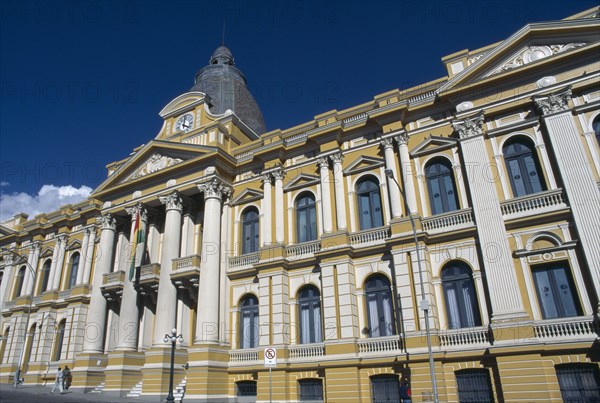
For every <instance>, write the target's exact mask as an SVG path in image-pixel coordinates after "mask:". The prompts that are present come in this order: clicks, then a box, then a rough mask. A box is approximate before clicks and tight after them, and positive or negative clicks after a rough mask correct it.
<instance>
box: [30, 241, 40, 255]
mask: <svg viewBox="0 0 600 403" xmlns="http://www.w3.org/2000/svg"><path fill="white" fill-rule="evenodd" d="M31 250H32V251H33V252H34V253H40V251H41V250H42V243H41V242H40V241H34V242H32V243H31Z"/></svg>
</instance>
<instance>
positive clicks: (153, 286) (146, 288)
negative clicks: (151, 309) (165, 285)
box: [139, 263, 160, 295]
mask: <svg viewBox="0 0 600 403" xmlns="http://www.w3.org/2000/svg"><path fill="white" fill-rule="evenodd" d="M159 281H160V263H151V264H147V265H144V266H142V267H140V282H139V286H140V292H141V293H142V294H143V295H146V294H148V295H152V294H155V293H156V292H157V291H158V283H159Z"/></svg>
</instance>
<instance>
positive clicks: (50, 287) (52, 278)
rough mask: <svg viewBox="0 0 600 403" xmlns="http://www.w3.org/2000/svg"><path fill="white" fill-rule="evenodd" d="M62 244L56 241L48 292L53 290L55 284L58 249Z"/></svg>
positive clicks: (49, 273)
mask: <svg viewBox="0 0 600 403" xmlns="http://www.w3.org/2000/svg"><path fill="white" fill-rule="evenodd" d="M59 245H60V242H59V240H58V239H56V241H55V244H54V249H53V250H52V261H51V262H50V272H48V287H47V289H46V290H47V291H48V290H51V289H52V285H53V282H54V272H55V271H56V261H57V260H58V249H59Z"/></svg>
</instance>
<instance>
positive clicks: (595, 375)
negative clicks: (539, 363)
mask: <svg viewBox="0 0 600 403" xmlns="http://www.w3.org/2000/svg"><path fill="white" fill-rule="evenodd" d="M556 376H557V377H558V384H559V386H560V393H561V395H562V398H563V401H564V402H565V403H579V402H600V374H599V371H598V365H597V364H564V365H557V366H556Z"/></svg>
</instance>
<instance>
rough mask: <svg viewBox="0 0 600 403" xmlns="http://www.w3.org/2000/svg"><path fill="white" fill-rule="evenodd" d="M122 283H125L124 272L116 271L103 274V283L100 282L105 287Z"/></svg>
mask: <svg viewBox="0 0 600 403" xmlns="http://www.w3.org/2000/svg"><path fill="white" fill-rule="evenodd" d="M124 281H125V271H124V270H118V271H113V272H111V273H105V274H104V281H103V282H102V284H103V285H105V286H107V285H112V284H117V283H123V282H124Z"/></svg>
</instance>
